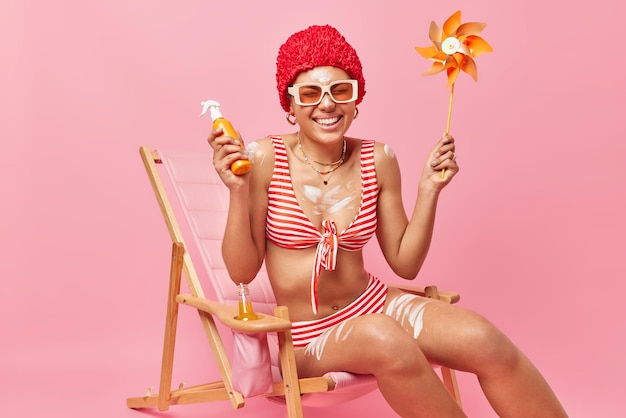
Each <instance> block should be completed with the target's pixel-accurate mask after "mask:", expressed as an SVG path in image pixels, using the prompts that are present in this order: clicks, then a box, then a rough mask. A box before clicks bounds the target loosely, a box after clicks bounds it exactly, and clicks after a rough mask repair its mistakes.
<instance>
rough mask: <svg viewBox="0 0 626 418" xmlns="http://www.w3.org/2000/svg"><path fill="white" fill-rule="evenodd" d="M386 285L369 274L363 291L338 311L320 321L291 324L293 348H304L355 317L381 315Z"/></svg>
mask: <svg viewBox="0 0 626 418" xmlns="http://www.w3.org/2000/svg"><path fill="white" fill-rule="evenodd" d="M386 297H387V285H386V284H385V283H383V282H382V281H380V280H379V279H377V278H376V277H374V276H372V275H371V274H370V280H369V283H368V285H367V288H366V289H365V291H364V292H363V293H362V294H361V296H359V297H358V299H356V300H355V301H354V302H352V303H351V304H349V305H348V306H346V307H345V308H343V309H342V310H340V311H337V312H335V313H334V314H332V315H330V316H327V317H325V318H322V319H317V320H313V321H300V322H293V323H292V325H291V334H292V336H293V345H294V346H295V347H304V346H307V345H308V344H310V343H311V342H312V341H313V340H314V339H316V338H317V337H319V336H320V335H322V333H323V332H324V331H326V330H328V329H330V328H332V327H334V326H336V325H339V324H341V323H342V322H344V321H347V320H348V319H350V318H355V317H357V316H362V315H367V314H373V313H383V309H384V307H385V299H386Z"/></svg>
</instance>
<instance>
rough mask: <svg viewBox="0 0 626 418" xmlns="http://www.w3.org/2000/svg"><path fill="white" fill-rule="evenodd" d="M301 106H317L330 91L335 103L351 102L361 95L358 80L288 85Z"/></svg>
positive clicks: (289, 90)
mask: <svg viewBox="0 0 626 418" xmlns="http://www.w3.org/2000/svg"><path fill="white" fill-rule="evenodd" d="M287 93H289V94H290V95H292V96H293V97H294V99H295V101H296V104H298V105H300V106H315V105H318V104H320V103H321V101H322V98H323V97H324V94H326V93H328V95H329V96H330V98H331V99H332V101H333V102H335V103H350V102H353V101H355V100H356V99H357V98H358V97H359V82H358V81H357V80H337V81H333V82H332V83H330V84H328V85H327V86H324V85H322V84H320V83H299V84H294V85H293V86H289V87H287Z"/></svg>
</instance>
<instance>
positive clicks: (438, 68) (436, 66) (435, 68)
mask: <svg viewBox="0 0 626 418" xmlns="http://www.w3.org/2000/svg"><path fill="white" fill-rule="evenodd" d="M445 69H446V66H445V65H444V63H443V62H435V63H433V65H432V66H431V67H430V68H429V69H428V70H426V72H424V73H423V75H434V74H438V73H440V72H442V71H443V70H445Z"/></svg>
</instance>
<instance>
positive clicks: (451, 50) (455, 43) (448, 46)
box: [441, 36, 461, 55]
mask: <svg viewBox="0 0 626 418" xmlns="http://www.w3.org/2000/svg"><path fill="white" fill-rule="evenodd" d="M459 49H461V42H459V40H458V39H457V38H455V37H454V36H451V37H449V38H446V39H445V40H444V41H443V42H442V43H441V50H442V51H443V52H444V53H445V54H446V55H452V54H455V53H457V52H459Z"/></svg>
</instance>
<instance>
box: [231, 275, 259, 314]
mask: <svg viewBox="0 0 626 418" xmlns="http://www.w3.org/2000/svg"><path fill="white" fill-rule="evenodd" d="M237 292H238V293H239V296H240V297H241V300H240V301H239V315H238V316H237V317H236V318H235V319H239V320H241V321H253V320H255V319H259V317H258V315H257V314H256V313H254V311H253V310H252V302H251V301H250V300H249V299H250V289H248V285H247V284H245V283H239V288H238V289H237Z"/></svg>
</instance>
